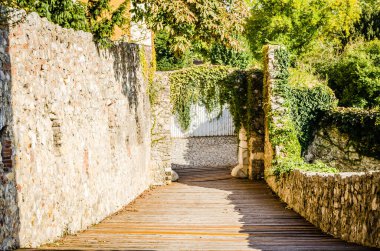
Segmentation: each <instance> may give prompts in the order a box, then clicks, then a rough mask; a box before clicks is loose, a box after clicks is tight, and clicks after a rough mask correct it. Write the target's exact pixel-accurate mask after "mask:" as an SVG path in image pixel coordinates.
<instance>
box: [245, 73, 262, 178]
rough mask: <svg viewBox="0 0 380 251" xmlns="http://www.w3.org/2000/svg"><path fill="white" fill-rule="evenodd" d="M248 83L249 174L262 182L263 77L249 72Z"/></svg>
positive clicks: (260, 74)
mask: <svg viewBox="0 0 380 251" xmlns="http://www.w3.org/2000/svg"><path fill="white" fill-rule="evenodd" d="M247 81H248V83H247V84H248V100H249V106H250V108H249V109H250V110H249V112H248V116H249V120H250V123H249V126H250V130H249V131H250V134H249V140H248V149H249V161H248V162H249V167H248V174H249V178H250V179H251V180H260V179H262V178H263V177H264V110H263V75H262V73H261V72H256V71H252V72H249V74H248V76H247Z"/></svg>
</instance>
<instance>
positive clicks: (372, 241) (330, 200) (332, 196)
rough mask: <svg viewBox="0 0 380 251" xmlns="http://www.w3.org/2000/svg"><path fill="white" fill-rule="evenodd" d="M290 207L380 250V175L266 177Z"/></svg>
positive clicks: (328, 230)
mask: <svg viewBox="0 0 380 251" xmlns="http://www.w3.org/2000/svg"><path fill="white" fill-rule="evenodd" d="M266 180H267V183H268V185H269V186H270V187H271V188H272V189H273V191H275V192H276V193H277V195H278V196H279V197H280V198H281V199H282V200H283V201H284V202H285V203H287V204H288V206H289V207H290V208H292V209H293V210H294V211H296V212H297V213H299V214H300V215H302V216H303V217H304V218H305V219H307V220H308V221H310V222H311V223H312V224H314V225H315V226H317V227H319V228H320V229H322V230H323V231H324V232H326V233H329V234H331V235H333V236H335V237H338V238H341V239H343V240H346V241H348V242H355V243H359V244H362V245H366V246H371V247H378V248H380V238H379V237H380V225H379V224H380V221H379V220H380V172H378V171H377V172H368V173H363V172H361V173H339V174H325V173H323V174H322V173H314V172H303V171H299V170H295V171H293V172H292V173H290V174H288V175H282V176H281V177H280V178H279V179H278V180H276V178H275V177H274V176H271V177H267V178H266Z"/></svg>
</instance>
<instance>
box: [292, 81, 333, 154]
mask: <svg viewBox="0 0 380 251" xmlns="http://www.w3.org/2000/svg"><path fill="white" fill-rule="evenodd" d="M289 91H290V93H289V95H288V99H289V102H290V104H291V105H290V112H291V116H292V121H293V123H294V126H295V128H296V130H297V137H298V140H299V142H300V144H301V146H302V152H304V151H305V150H306V147H307V146H308V145H309V143H310V141H311V140H312V133H313V130H314V129H315V127H316V126H317V124H318V121H319V119H320V117H321V115H322V114H323V112H324V111H327V110H330V109H332V108H334V107H336V103H337V101H336V98H335V95H334V93H333V91H332V90H331V89H330V88H329V87H327V86H325V85H322V84H320V85H317V86H314V87H311V88H309V87H291V88H290V89H289Z"/></svg>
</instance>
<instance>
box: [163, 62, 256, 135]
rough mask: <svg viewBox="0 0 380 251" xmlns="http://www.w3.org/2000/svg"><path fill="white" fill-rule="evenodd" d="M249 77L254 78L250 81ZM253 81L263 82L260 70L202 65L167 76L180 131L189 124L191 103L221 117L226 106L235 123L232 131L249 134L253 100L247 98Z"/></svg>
mask: <svg viewBox="0 0 380 251" xmlns="http://www.w3.org/2000/svg"><path fill="white" fill-rule="evenodd" d="M252 76H255V78H254V79H253V78H252ZM253 81H258V82H262V72H261V71H260V70H249V71H243V70H237V69H235V68H231V67H228V66H217V65H201V66H194V67H190V68H187V69H183V70H179V71H176V72H173V73H171V74H170V87H171V103H172V106H173V114H174V115H176V116H177V119H178V121H179V124H180V126H181V128H182V129H184V130H187V129H188V127H189V125H190V122H191V116H190V115H191V114H190V108H191V105H193V104H201V105H204V106H205V108H206V110H207V112H209V113H212V112H218V113H219V114H221V112H222V110H223V108H224V106H225V105H228V107H229V111H230V112H231V115H232V117H233V120H234V124H235V130H236V132H238V131H239V130H240V128H241V127H242V126H244V128H245V129H246V130H247V131H248V133H249V131H250V128H251V127H252V126H251V123H252V119H251V118H252V117H253V115H252V114H250V113H251V112H252V111H251V108H252V103H253V100H250V99H249V91H248V89H249V88H250V87H249V86H250V85H252V84H254V83H253Z"/></svg>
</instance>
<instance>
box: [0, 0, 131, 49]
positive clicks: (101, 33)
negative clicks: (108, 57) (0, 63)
mask: <svg viewBox="0 0 380 251" xmlns="http://www.w3.org/2000/svg"><path fill="white" fill-rule="evenodd" d="M0 5H3V6H8V7H12V8H20V9H24V10H26V11H27V12H37V13H38V14H39V15H40V16H41V17H46V18H47V19H48V20H49V21H51V22H53V23H56V24H58V25H60V26H62V27H64V28H72V29H74V30H83V31H89V32H91V33H92V34H93V35H94V40H95V41H97V42H98V43H99V44H100V45H102V46H105V47H107V46H109V45H110V44H111V37H112V35H113V33H114V30H115V27H120V28H122V29H129V23H130V14H129V10H130V0H126V1H124V2H123V3H122V4H120V5H119V6H118V7H117V8H112V7H111V5H110V0H89V1H87V2H86V3H83V2H81V1H72V0H0ZM8 15H11V12H9V13H8Z"/></svg>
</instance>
